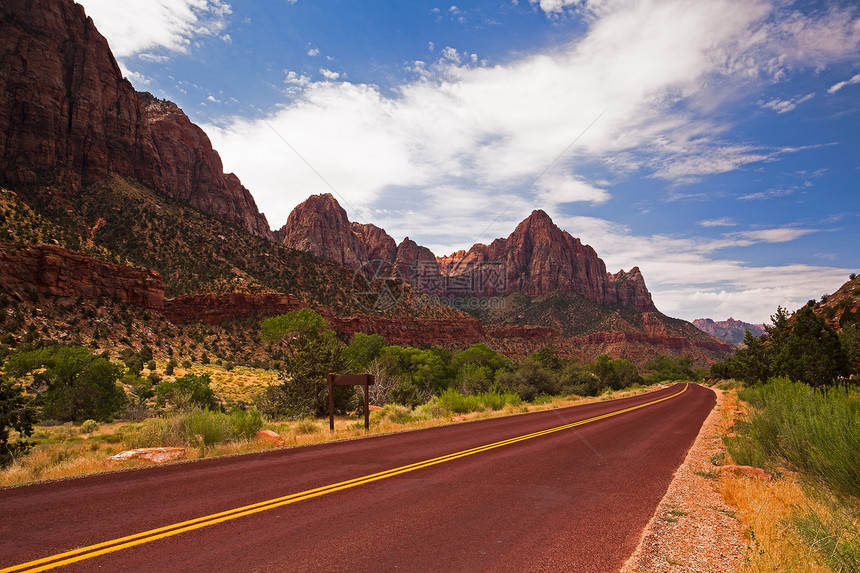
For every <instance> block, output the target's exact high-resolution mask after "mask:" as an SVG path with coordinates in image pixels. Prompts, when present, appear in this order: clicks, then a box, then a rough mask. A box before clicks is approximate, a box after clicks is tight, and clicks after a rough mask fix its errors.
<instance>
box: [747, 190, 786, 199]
mask: <svg viewBox="0 0 860 573" xmlns="http://www.w3.org/2000/svg"><path fill="white" fill-rule="evenodd" d="M792 193H794V190H793V189H768V190H767V191H758V192H756V193H747V194H746V195H741V196H740V197H738V200H739V201H761V200H764V199H774V198H776V197H785V196H787V195H791V194H792Z"/></svg>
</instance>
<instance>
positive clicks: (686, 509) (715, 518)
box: [621, 388, 747, 573]
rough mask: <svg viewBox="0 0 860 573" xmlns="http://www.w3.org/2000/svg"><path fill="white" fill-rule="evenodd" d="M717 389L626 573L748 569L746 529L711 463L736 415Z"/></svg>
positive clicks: (705, 572)
mask: <svg viewBox="0 0 860 573" xmlns="http://www.w3.org/2000/svg"><path fill="white" fill-rule="evenodd" d="M713 390H714V392H716V394H717V404H716V406H715V407H714V409H713V410H712V411H711V413H710V415H708V417H707V419H706V420H705V423H704V424H702V429H701V430H700V431H699V436H698V437H697V438H696V441H695V442H694V443H693V446H692V447H691V448H690V451H689V452H688V453H687V457H686V459H685V460H684V462H683V463H682V464H681V466H680V467H679V468H678V470H677V472H675V477H674V478H673V479H672V483H671V484H670V485H669V489H668V490H667V491H666V495H665V496H664V497H663V499H662V500H661V501H660V504H659V505H658V506H657V511H656V512H655V514H654V516H653V517H652V518H651V521H650V522H649V523H648V525H647V526H646V527H645V530H644V531H643V532H642V539H641V540H640V542H639V546H638V547H637V548H636V551H634V553H633V555H631V556H630V558H629V559H628V560H627V562H626V563H625V564H624V566H623V567H622V569H621V572H622V573H640V572H647V573H651V572H654V573H657V572H659V573H728V572H732V573H734V572H736V571H738V570H739V569H740V567H741V565H742V564H743V559H744V554H745V553H746V548H747V543H746V541H745V540H744V535H743V527H742V525H741V523H740V522H739V521H738V520H737V519H735V517H734V510H733V509H732V508H731V507H730V506H729V505H727V504H726V502H725V501H724V500H723V497H722V495H720V493H719V491H718V489H717V485H718V482H717V479H716V469H717V468H716V466H715V465H714V464H713V463H711V460H712V459H714V456H719V455H720V454H721V453H722V452H723V451H724V447H723V444H722V439H721V437H720V436H721V435H722V434H723V433H724V432H725V427H726V425H727V424H728V423H731V417H732V414H731V412H729V411H728V409H727V404H726V399H725V396H724V395H723V392H722V391H720V390H718V389H716V388H714V389H713Z"/></svg>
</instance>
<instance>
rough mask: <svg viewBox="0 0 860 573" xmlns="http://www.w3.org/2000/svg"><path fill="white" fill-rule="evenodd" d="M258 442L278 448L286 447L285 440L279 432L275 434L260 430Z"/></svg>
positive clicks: (270, 431)
mask: <svg viewBox="0 0 860 573" xmlns="http://www.w3.org/2000/svg"><path fill="white" fill-rule="evenodd" d="M257 441H258V442H263V443H266V444H271V445H272V446H274V447H276V448H278V447H281V446H283V445H284V438H283V437H281V435H280V434H278V433H277V432H273V431H272V430H260V431H259V432H257Z"/></svg>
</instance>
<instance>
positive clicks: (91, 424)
mask: <svg viewBox="0 0 860 573" xmlns="http://www.w3.org/2000/svg"><path fill="white" fill-rule="evenodd" d="M98 429H99V423H98V422H96V421H95V420H84V423H83V424H81V433H82V434H91V433H93V432H95V431H97V430H98Z"/></svg>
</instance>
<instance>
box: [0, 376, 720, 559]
mask: <svg viewBox="0 0 860 573" xmlns="http://www.w3.org/2000/svg"><path fill="white" fill-rule="evenodd" d="M682 390H683V392H682ZM664 398H665V399H664ZM658 400H662V401H658ZM654 402H656V403H654ZM714 403H715V396H714V394H713V392H712V391H710V390H708V389H706V388H702V387H699V386H695V385H690V386H688V387H685V386H684V385H683V384H679V385H675V386H672V387H670V388H667V389H664V390H660V391H658V392H652V393H649V394H644V395H641V396H636V397H633V398H627V399H623V400H613V401H606V402H598V403H595V404H588V405H583V406H575V407H571V408H565V409H559V410H551V411H547V412H540V413H535V414H524V415H519V416H510V417H507V418H498V419H492V420H484V421H477V422H467V423H459V424H454V425H449V426H444V427H439V428H431V429H426V430H420V431H414V432H405V433H399V434H391V435H386V436H378V437H369V438H364V439H358V440H350V441H344V442H337V443H332V444H324V445H318V446H308V447H299V448H290V449H280V450H270V451H267V452H264V453H260V454H250V455H243V456H234V457H230V458H220V459H212V460H204V461H199V462H189V463H183V464H177V465H172V466H164V467H151V468H145V469H139V470H133V471H125V472H116V473H111V474H104V475H98V476H92V477H85V478H78V479H70V480H64V481H60V482H54V483H45V484H37V485H32V486H25V487H17V488H8V489H5V490H0V568H3V569H0V571H37V570H44V569H42V567H44V568H53V567H55V566H58V569H57V570H59V571H94V570H103V571H207V572H213V571H518V572H520V571H582V572H588V571H617V570H618V569H619V568H620V566H621V564H622V563H623V562H624V560H625V559H626V558H627V557H628V556H629V554H630V553H632V551H633V549H634V548H635V546H636V544H637V542H638V539H639V536H640V534H641V531H642V529H643V528H644V527H645V525H646V524H647V522H648V520H649V519H650V517H651V515H652V514H653V512H654V510H655V508H656V506H657V504H658V503H659V501H660V499H661V498H662V496H663V494H664V493H665V491H666V488H667V487H668V484H669V482H670V480H671V477H672V475H673V473H674V471H675V469H676V468H677V467H678V465H680V463H681V461H683V458H684V456H685V454H686V452H687V450H688V449H689V447H690V445H691V444H692V443H693V440H694V439H695V437H696V435H697V433H698V431H699V428H700V427H701V424H702V422H703V421H704V419H705V418H706V417H707V415H708V413H709V412H710V411H711V409H712V408H713V406H714ZM644 404H647V405H644ZM642 405H644V406H642ZM636 406H642V407H639V408H635V407H636ZM629 408H635V409H632V410H629V411H624V412H622V413H619V414H617V415H609V416H608V417H605V418H602V419H597V420H593V418H599V417H601V416H604V415H607V414H612V413H613V412H618V411H622V410H628V409H629ZM233 510H235V511H233ZM177 524H178V525H177ZM153 530H155V531H153ZM135 534H140V535H138V536H136V537H135ZM123 538H125V539H123ZM117 540H118V541H117ZM97 544H102V545H98V546H97V547H95V548H93V547H91V546H93V545H97ZM76 548H84V549H82V550H80V551H78V552H77V553H75V552H72V553H70V554H67V555H66V556H65V557H56V556H57V555H59V554H63V553H66V552H69V551H70V550H74V549H76ZM42 558H44V559H45V561H44V562H41V563H32V562H33V561H34V560H39V559H42ZM69 560H71V561H74V562H71V563H66V564H63V563H65V562H66V561H69ZM27 563H29V565H25V564H27Z"/></svg>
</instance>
